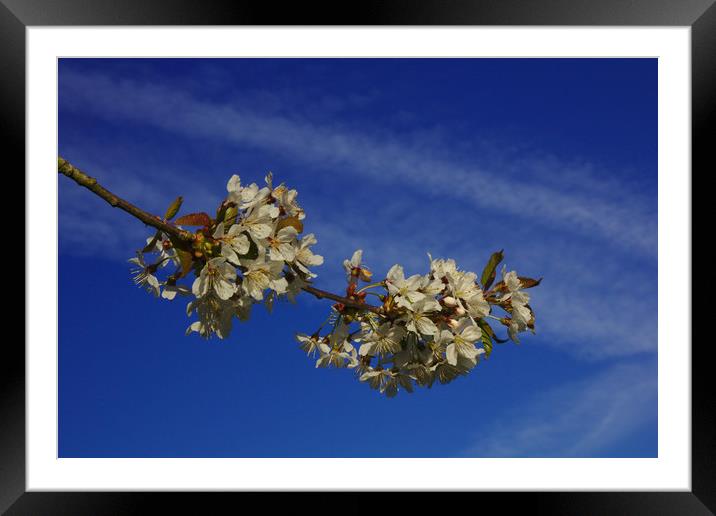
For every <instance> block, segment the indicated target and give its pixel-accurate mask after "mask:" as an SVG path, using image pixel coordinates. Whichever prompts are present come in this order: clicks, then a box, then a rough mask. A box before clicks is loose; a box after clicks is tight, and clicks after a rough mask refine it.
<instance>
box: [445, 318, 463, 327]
mask: <svg viewBox="0 0 716 516" xmlns="http://www.w3.org/2000/svg"><path fill="white" fill-rule="evenodd" d="M447 324H448V326H450V328H452V329H453V330H454V329H455V328H457V327H458V326H459V325H460V323H459V322H457V321H456V320H455V319H448V322H447Z"/></svg>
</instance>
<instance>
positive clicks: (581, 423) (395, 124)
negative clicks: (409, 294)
mask: <svg viewBox="0 0 716 516" xmlns="http://www.w3.org/2000/svg"><path fill="white" fill-rule="evenodd" d="M59 151H60V154H61V155H62V156H63V157H65V158H66V159H68V160H69V161H70V162H72V163H73V164H75V165H76V166H78V167H79V168H81V169H83V170H85V171H86V172H87V173H89V174H90V175H93V176H95V177H97V178H98V180H99V181H100V182H102V183H103V184H104V185H105V186H106V187H107V188H109V189H110V190H112V191H114V192H115V193H117V194H118V195H120V196H123V197H125V198H126V199H128V200H130V201H132V202H134V203H136V204H138V205H140V206H142V207H144V208H146V209H148V210H150V211H154V212H156V213H161V212H163V211H164V209H165V208H166V206H167V205H168V204H169V203H171V201H172V200H173V199H174V198H175V197H176V196H177V195H183V196H184V198H185V203H184V208H183V212H185V213H188V212H190V211H202V210H207V211H209V212H211V210H213V209H214V208H215V207H216V205H217V203H218V202H219V201H220V200H221V199H222V198H223V197H224V195H225V185H226V181H227V179H228V178H229V177H230V176H231V174H233V173H238V174H240V175H241V177H242V180H243V181H244V182H254V181H255V182H261V181H262V180H263V177H264V175H265V173H266V172H267V171H269V170H271V171H273V173H274V177H275V179H276V180H277V181H278V182H281V181H285V182H286V183H287V184H288V185H289V186H291V187H293V188H296V189H297V190H298V192H299V202H300V203H301V205H302V206H303V208H304V209H305V210H306V213H307V217H306V220H305V221H304V223H305V227H306V231H307V232H313V233H315V234H316V235H317V237H318V244H317V245H316V246H315V251H316V252H317V253H319V254H321V255H323V256H324V257H325V263H324V265H323V266H321V267H318V268H317V270H316V272H318V274H319V277H318V278H317V280H316V285H317V286H320V287H321V288H325V289H328V290H333V291H339V290H340V289H341V288H343V287H344V274H343V271H342V267H341V263H342V261H343V259H345V258H348V257H350V255H351V254H352V252H353V251H354V250H355V249H358V248H362V249H363V250H364V262H365V263H367V264H368V265H369V266H371V268H372V270H373V271H374V272H375V274H377V275H380V274H385V272H387V270H388V268H390V266H391V265H393V264H394V263H400V264H402V265H404V266H405V268H406V273H408V274H414V273H425V272H426V271H427V266H428V259H427V255H426V253H428V252H430V253H431V254H432V255H433V256H434V257H450V258H455V259H456V260H457V262H458V264H459V265H460V267H461V268H463V269H466V270H474V271H476V272H478V273H479V272H480V271H481V270H482V267H483V266H484V263H485V261H486V259H487V258H488V257H489V255H490V253H492V252H493V251H495V250H498V249H501V248H504V249H505V263H506V264H507V266H508V267H509V268H510V269H516V270H517V271H518V272H519V273H520V274H522V275H527V276H533V277H538V276H543V277H544V281H543V283H542V284H541V285H540V286H539V287H538V288H536V289H533V290H532V291H531V294H532V303H531V305H532V306H533V308H534V309H535V312H536V315H537V322H536V329H537V334H536V335H534V336H532V335H525V337H524V338H523V339H522V344H520V345H519V346H518V345H515V344H512V343H507V344H502V345H499V346H497V347H496V349H495V351H494V353H493V354H492V356H491V357H490V358H489V360H486V361H483V362H481V363H480V365H479V366H478V367H477V368H476V369H475V370H474V371H473V372H472V373H471V374H470V375H469V376H467V377H464V378H460V379H458V380H456V381H454V382H452V383H451V384H449V385H445V386H442V385H436V386H434V387H433V388H432V389H429V390H428V389H419V390H417V391H416V392H415V393H414V394H407V393H400V394H399V395H398V396H397V397H396V398H393V399H388V398H385V397H384V396H381V395H380V394H378V393H377V392H376V391H372V390H370V389H369V388H368V387H367V386H366V385H364V384H361V383H359V382H358V381H357V380H356V379H355V378H354V377H353V375H352V373H351V372H349V371H347V370H333V369H330V370H324V369H321V370H317V369H315V367H314V361H313V360H309V359H307V358H306V357H305V355H304V354H303V353H302V352H301V351H300V350H299V349H298V345H297V343H296V342H295V340H294V334H295V333H296V332H306V333H310V332H312V331H313V330H314V329H315V328H316V327H317V326H318V325H319V324H320V323H321V322H322V321H323V319H324V318H325V315H326V313H327V311H328V307H329V304H328V303H326V302H322V301H319V300H316V299H313V298H311V297H310V296H308V295H304V296H301V298H300V299H299V302H298V303H297V304H296V305H291V304H288V303H285V304H280V305H278V306H277V307H276V308H275V309H274V312H273V314H270V315H269V314H267V313H266V312H265V311H264V310H263V309H262V308H260V307H258V308H257V309H256V310H255V311H254V314H253V317H252V320H251V321H249V322H247V323H243V324H237V325H236V326H235V328H234V331H233V333H232V335H231V338H229V339H228V340H225V341H221V340H218V339H213V340H209V341H205V340H203V339H201V338H199V337H198V336H196V335H193V336H185V335H184V330H185V328H186V327H187V326H188V324H189V323H190V320H189V319H188V318H187V317H186V314H185V311H184V308H185V303H184V301H182V300H179V301H174V302H168V301H166V300H158V299H156V298H154V297H152V296H149V295H148V294H146V293H145V292H144V291H142V290H140V289H138V288H136V287H134V285H133V284H132V281H131V276H130V274H129V268H130V264H128V263H127V259H128V258H130V257H131V256H132V255H133V252H134V250H135V249H137V248H138V247H140V246H141V244H142V243H143V242H144V239H145V238H146V237H147V236H149V235H150V234H151V232H150V231H149V230H148V229H147V228H145V227H144V226H143V225H142V224H141V223H140V222H138V221H136V220H135V219H132V218H131V217H129V216H128V215H126V214H125V213H123V212H120V211H119V210H113V209H111V208H110V207H109V206H108V205H106V204H105V203H104V201H102V200H100V199H99V198H96V197H95V196H93V195H92V194H91V193H89V192H88V191H86V190H84V189H81V188H79V187H77V186H76V185H74V184H73V183H72V182H70V181H69V180H67V179H66V178H64V177H59V178H58V179H59V450H60V456H64V457H222V456H225V457H466V456H474V457H511V456H518V457H654V456H656V455H657V443H658V439H657V436H658V432H657V367H656V366H657V246H656V244H657V201H656V199H657V62H656V60H655V59H310V60H308V59H213V60H212V59H206V60H180V59H156V60H155V59H126V60H123V59H73V60H67V59H63V60H60V65H59Z"/></svg>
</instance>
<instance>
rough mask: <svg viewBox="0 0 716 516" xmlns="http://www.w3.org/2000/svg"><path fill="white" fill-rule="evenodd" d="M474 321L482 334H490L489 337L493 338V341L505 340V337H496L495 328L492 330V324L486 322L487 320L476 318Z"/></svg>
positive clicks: (500, 342) (502, 341) (501, 341)
mask: <svg viewBox="0 0 716 516" xmlns="http://www.w3.org/2000/svg"><path fill="white" fill-rule="evenodd" d="M476 322H477V325H478V326H479V327H480V329H481V330H482V333H483V335H484V334H485V333H486V334H487V335H489V336H490V338H492V339H493V340H495V342H497V343H499V344H502V343H504V342H507V339H500V338H498V337H497V335H496V334H495V330H493V329H492V326H490V325H489V324H487V321H485V320H484V319H478V320H477V321H476Z"/></svg>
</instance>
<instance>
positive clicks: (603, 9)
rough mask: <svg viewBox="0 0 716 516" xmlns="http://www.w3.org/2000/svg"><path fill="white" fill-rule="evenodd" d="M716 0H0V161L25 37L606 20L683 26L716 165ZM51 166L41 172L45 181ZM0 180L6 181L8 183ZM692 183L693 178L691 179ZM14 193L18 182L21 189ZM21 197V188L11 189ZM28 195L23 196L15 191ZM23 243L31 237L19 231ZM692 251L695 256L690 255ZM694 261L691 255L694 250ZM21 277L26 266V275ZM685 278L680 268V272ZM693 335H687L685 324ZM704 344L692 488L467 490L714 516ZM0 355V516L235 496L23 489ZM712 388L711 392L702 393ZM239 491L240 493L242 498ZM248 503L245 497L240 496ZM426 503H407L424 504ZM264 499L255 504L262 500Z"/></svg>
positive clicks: (19, 412)
mask: <svg viewBox="0 0 716 516" xmlns="http://www.w3.org/2000/svg"><path fill="white" fill-rule="evenodd" d="M715 1H716V0H631V1H626V0H621V1H618V0H602V1H600V2H594V1H592V2H589V1H586V0H522V1H519V0H495V1H468V0H433V1H423V2H419V3H416V2H413V1H409V0H402V1H385V0H383V1H380V0H363V1H361V2H359V3H356V4H355V7H354V8H353V9H346V8H345V7H346V6H345V4H342V3H339V2H336V3H333V4H331V5H330V6H328V7H326V6H321V5H319V4H316V3H313V4H310V5H309V4H306V3H293V4H291V3H287V5H286V6H282V7H281V8H280V9H278V8H276V7H275V6H273V5H272V4H270V3H264V4H259V3H257V2H251V3H250V2H226V3H223V2H196V1H190V0H171V1H170V0H153V1H149V0H143V1H141V0H131V1H129V0H124V1H122V2H119V1H112V0H94V1H92V2H87V1H83V0H0V56H1V57H0V65H1V68H0V69H1V70H2V79H1V80H0V98H1V101H0V106H1V107H0V113H1V114H2V116H1V117H0V120H2V127H3V129H4V130H5V131H4V133H5V134H4V138H3V140H2V142H3V144H4V145H3V146H4V147H5V149H4V150H3V156H4V157H5V163H6V164H7V161H8V158H9V160H10V165H9V166H8V168H6V171H7V170H10V167H12V169H13V170H18V171H19V170H24V169H25V154H24V153H25V150H24V149H25V145H24V139H25V30H26V28H27V27H28V26H41V25H50V26H53V25H54V26H73V25H552V26H559V25H563V26H566V25H576V26H582V25H606V26H617V25H619V26H629V25H635V26H652V25H653V26H689V27H691V37H692V41H691V45H692V46H691V58H692V61H691V65H692V69H691V73H692V158H693V167H692V171H693V170H697V169H701V170H702V172H701V173H702V174H706V171H707V170H711V171H713V170H716V166H714V165H715V163H714V158H713V151H712V147H713V146H714V143H715V142H716V130H714V126H715V125H716V124H714V121H715V120H714V118H716V5H714V2H715ZM50 173H52V174H54V171H48V174H50ZM6 177H7V176H6ZM691 177H693V172H692V173H691ZM21 188H22V189H23V190H24V188H25V187H24V183H23V185H22V187H21ZM16 191H19V190H16ZM25 193H26V194H27V193H28V192H25ZM25 238H26V239H30V238H33V235H27V234H26V237H25ZM691 252H693V251H691ZM692 256H693V255H692ZM27 272H28V271H25V273H26V274H27ZM685 274H686V275H688V280H689V282H690V280H691V278H690V271H685ZM684 335H685V338H688V339H690V340H692V334H691V328H685V329H684ZM708 345H709V343H708V342H707V341H702V342H699V343H696V344H695V345H694V342H693V340H692V457H691V464H692V491H691V492H656V491H650V492H548V493H545V492H541V493H540V492H530V493H514V492H509V493H477V494H475V495H473V496H479V499H476V501H477V500H479V506H480V508H484V503H485V502H490V503H491V504H492V503H495V502H496V503H499V506H500V509H501V510H502V511H505V510H507V511H508V512H510V510H511V509H514V510H519V508H529V509H530V512H537V513H545V514H579V515H588V514H599V515H603V514H615V513H616V514H679V515H687V514H713V513H714V512H715V511H716V488H715V486H716V410H714V407H715V404H714V402H713V399H712V398H711V397H710V394H709V393H711V392H713V390H714V380H713V375H712V374H710V371H707V369H710V368H711V365H710V361H709V360H707V358H706V355H707V353H708V352H707V347H708ZM3 352H4V353H3V354H4V357H3V358H2V359H0V387H1V388H2V391H1V393H0V415H1V417H0V511H6V510H7V514H73V515H78V514H92V515H97V514H107V513H112V514H124V513H134V512H141V513H145V512H151V511H152V509H151V508H150V507H151V506H156V505H157V504H162V506H166V503H167V502H169V501H170V500H169V497H177V498H179V500H178V501H179V503H180V504H181V507H182V509H183V510H184V511H191V512H195V513H201V514H205V513H211V512H213V511H212V510H211V507H212V506H214V505H215V504H216V507H219V504H224V503H225V502H226V501H227V497H233V496H237V495H238V493H192V494H190V493H119V492H113V493H79V492H61V493H60V492H45V493H40V492H32V493H27V492H25V473H26V469H25V351H24V346H23V345H21V341H20V339H5V346H4V347H3ZM708 385H711V388H709V387H708ZM243 495H244V496H249V495H247V494H246V493H244V494H243ZM250 496H255V495H253V494H252V495H250ZM423 498H424V497H422V496H421V497H417V498H413V499H414V500H416V501H418V502H419V503H422V499H423ZM262 503H265V502H262Z"/></svg>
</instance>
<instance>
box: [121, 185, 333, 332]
mask: <svg viewBox="0 0 716 516" xmlns="http://www.w3.org/2000/svg"><path fill="white" fill-rule="evenodd" d="M265 181H266V186H264V187H259V186H258V185H257V184H255V183H252V184H250V185H248V186H243V185H242V184H241V179H240V177H239V176H238V175H234V176H232V177H231V178H230V179H229V181H228V184H227V187H226V188H227V192H228V194H227V196H226V198H225V199H224V201H223V202H222V203H221V204H220V205H219V208H218V209H217V211H216V216H215V217H210V216H209V215H208V214H207V213H191V214H188V215H184V216H183V217H180V218H178V219H176V220H175V221H174V224H175V226H176V227H177V229H182V230H183V228H184V226H199V229H197V230H196V231H195V232H194V233H193V234H192V238H191V241H190V242H186V241H183V240H178V239H177V238H175V237H173V236H172V235H169V234H166V233H165V232H162V231H161V230H159V231H157V233H156V234H155V235H154V236H153V237H149V238H148V239H147V245H146V246H145V247H144V248H143V249H142V250H140V251H137V253H136V257H134V258H132V259H130V260H129V261H130V262H132V263H133V264H134V265H135V269H134V271H133V274H134V281H135V283H137V284H138V285H141V286H143V287H145V288H146V289H147V290H148V291H149V292H151V293H153V294H154V295H156V296H161V297H162V298H165V299H169V300H172V299H174V298H176V297H177V295H180V296H187V297H191V298H192V299H191V301H190V302H189V304H188V305H187V309H186V311H187V315H190V316H191V315H192V314H196V316H197V317H198V320H196V321H195V322H193V323H192V324H191V325H190V326H189V328H188V329H187V334H189V333H191V332H197V333H199V334H200V335H201V336H203V337H207V338H208V337H210V336H212V335H217V336H218V337H219V338H222V339H224V338H226V337H227V336H228V335H229V333H230V332H231V327H232V322H233V319H234V317H236V318H238V319H239V320H246V319H248V318H249V315H250V312H251V308H252V306H253V305H254V304H255V303H264V304H266V306H267V307H268V308H269V309H271V307H272V305H273V303H274V301H275V300H276V299H277V298H279V297H280V296H285V297H287V298H288V299H289V300H290V301H294V300H295V296H296V295H297V294H298V292H300V290H301V288H302V287H303V286H304V285H306V284H307V283H308V282H309V281H310V279H312V278H314V277H316V274H315V273H313V272H312V271H311V269H310V268H311V267H313V266H316V265H321V264H322V263H323V258H322V257H321V256H319V255H316V254H313V252H312V251H311V246H312V245H314V244H315V243H316V237H315V236H314V235H313V234H307V235H305V236H302V237H301V236H299V235H300V234H301V233H302V232H303V222H302V221H303V219H304V218H305V213H304V211H303V209H302V208H301V207H300V206H299V205H298V203H297V201H296V197H297V192H296V190H293V189H289V188H288V187H286V186H285V185H284V184H280V185H278V186H275V187H274V186H273V178H272V175H271V174H270V173H269V174H268V175H267V176H266V178H265ZM181 201H182V199H181V198H178V199H177V200H176V201H175V202H174V204H172V206H170V207H169V209H168V210H167V213H166V214H165V217H164V221H165V222H166V221H169V220H171V219H172V218H173V217H174V216H175V215H176V214H177V212H178V210H179V208H180V206H181ZM147 257H152V258H153V260H152V261H148V259H147ZM169 266H174V270H173V272H171V273H169V274H166V275H165V278H164V279H163V280H162V279H159V277H158V273H159V272H160V271H163V270H165V269H166V268H167V267H169ZM190 272H193V273H194V276H195V279H194V280H193V283H192V284H191V286H185V285H180V284H179V283H178V281H179V280H180V279H182V278H184V277H186V276H188V275H189V273H190Z"/></svg>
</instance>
